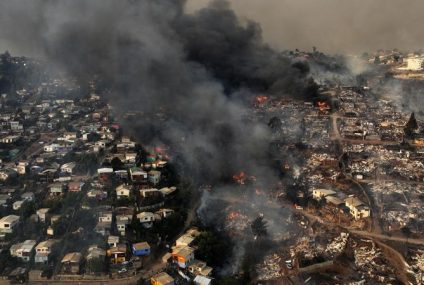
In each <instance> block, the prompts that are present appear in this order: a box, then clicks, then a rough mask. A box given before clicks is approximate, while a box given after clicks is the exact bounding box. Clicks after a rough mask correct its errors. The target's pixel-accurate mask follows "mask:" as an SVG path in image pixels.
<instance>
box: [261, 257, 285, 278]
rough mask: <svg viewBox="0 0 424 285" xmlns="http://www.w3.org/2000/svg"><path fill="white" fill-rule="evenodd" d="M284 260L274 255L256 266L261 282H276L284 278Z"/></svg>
mask: <svg viewBox="0 0 424 285" xmlns="http://www.w3.org/2000/svg"><path fill="white" fill-rule="evenodd" d="M281 264H282V258H281V257H280V256H279V255H278V254H276V253H274V254H271V255H268V256H266V257H265V258H264V261H263V262H262V263H260V264H258V265H256V273H257V274H258V279H259V280H274V279H277V278H280V277H282V276H283V273H282V268H281Z"/></svg>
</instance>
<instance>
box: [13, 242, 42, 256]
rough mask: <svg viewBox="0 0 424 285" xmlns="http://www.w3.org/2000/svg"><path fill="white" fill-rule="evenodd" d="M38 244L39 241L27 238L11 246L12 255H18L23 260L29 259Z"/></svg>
mask: <svg viewBox="0 0 424 285" xmlns="http://www.w3.org/2000/svg"><path fill="white" fill-rule="evenodd" d="M36 244H37V242H36V241H35V240H26V241H24V242H21V243H17V244H14V245H12V246H11V247H10V255H11V256H14V257H18V258H20V259H22V260H23V261H29V260H30V258H31V254H32V251H33V250H34V247H35V245H36Z"/></svg>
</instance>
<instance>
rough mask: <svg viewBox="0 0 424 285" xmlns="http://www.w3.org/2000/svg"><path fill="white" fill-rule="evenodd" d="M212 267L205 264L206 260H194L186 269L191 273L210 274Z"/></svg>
mask: <svg viewBox="0 0 424 285" xmlns="http://www.w3.org/2000/svg"><path fill="white" fill-rule="evenodd" d="M212 270H213V268H212V267H210V266H207V265H206V262H204V261H200V260H194V261H193V262H192V263H191V264H190V265H189V266H188V271H190V272H191V273H192V274H193V275H202V276H210V275H211V274H212Z"/></svg>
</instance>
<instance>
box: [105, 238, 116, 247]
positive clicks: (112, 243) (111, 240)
mask: <svg viewBox="0 0 424 285" xmlns="http://www.w3.org/2000/svg"><path fill="white" fill-rule="evenodd" d="M107 244H108V245H109V246H110V247H117V246H118V244H119V237H118V236H108V238H107Z"/></svg>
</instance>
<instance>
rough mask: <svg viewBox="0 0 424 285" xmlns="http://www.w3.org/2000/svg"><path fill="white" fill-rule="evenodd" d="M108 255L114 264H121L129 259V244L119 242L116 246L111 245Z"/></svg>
mask: <svg viewBox="0 0 424 285" xmlns="http://www.w3.org/2000/svg"><path fill="white" fill-rule="evenodd" d="M107 256H109V257H110V261H111V262H112V263H114V264H120V263H122V262H125V261H126V260H127V246H126V245H125V244H118V245H117V246H116V247H111V248H110V249H108V250H107Z"/></svg>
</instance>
